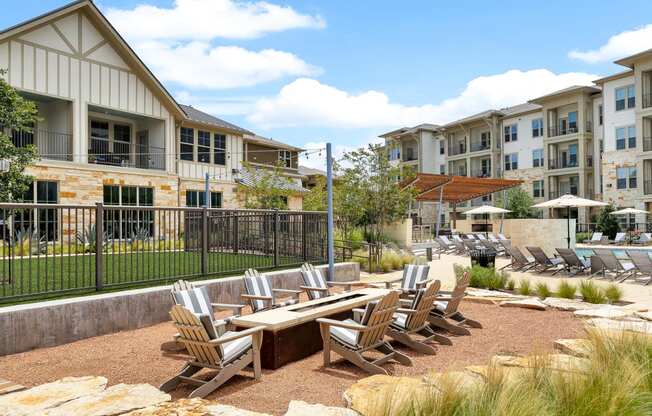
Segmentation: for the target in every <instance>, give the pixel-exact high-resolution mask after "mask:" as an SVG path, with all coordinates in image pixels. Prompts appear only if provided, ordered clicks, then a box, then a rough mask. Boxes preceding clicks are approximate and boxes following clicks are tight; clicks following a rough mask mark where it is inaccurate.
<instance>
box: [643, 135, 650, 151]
mask: <svg viewBox="0 0 652 416" xmlns="http://www.w3.org/2000/svg"><path fill="white" fill-rule="evenodd" d="M643 151H644V152H650V151H652V137H649V136H648V137H643Z"/></svg>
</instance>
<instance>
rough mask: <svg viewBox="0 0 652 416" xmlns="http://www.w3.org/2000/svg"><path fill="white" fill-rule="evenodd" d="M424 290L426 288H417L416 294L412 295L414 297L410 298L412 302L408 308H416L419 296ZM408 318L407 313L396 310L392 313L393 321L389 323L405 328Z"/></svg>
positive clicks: (419, 299)
mask: <svg viewBox="0 0 652 416" xmlns="http://www.w3.org/2000/svg"><path fill="white" fill-rule="evenodd" d="M425 291H426V289H419V290H417V292H416V294H415V295H414V298H413V299H412V304H411V305H410V309H412V310H416V309H417V306H418V305H419V302H420V301H421V298H422V297H423V294H424V293H425ZM409 319H410V315H409V314H407V313H402V312H398V313H395V314H394V322H392V324H391V325H392V326H395V327H400V328H403V329H407V323H408V320H409Z"/></svg>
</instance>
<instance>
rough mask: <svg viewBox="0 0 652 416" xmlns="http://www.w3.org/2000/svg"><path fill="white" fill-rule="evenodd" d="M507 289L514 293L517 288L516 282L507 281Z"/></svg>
mask: <svg viewBox="0 0 652 416" xmlns="http://www.w3.org/2000/svg"><path fill="white" fill-rule="evenodd" d="M505 287H506V288H507V290H510V291H512V292H513V291H514V289H515V288H516V282H515V281H514V280H512V279H509V280H508V281H507V284H506V285H505Z"/></svg>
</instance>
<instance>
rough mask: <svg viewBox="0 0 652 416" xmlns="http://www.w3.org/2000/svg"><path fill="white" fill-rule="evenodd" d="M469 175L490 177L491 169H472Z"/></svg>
mask: <svg viewBox="0 0 652 416" xmlns="http://www.w3.org/2000/svg"><path fill="white" fill-rule="evenodd" d="M471 176H474V177H476V178H491V169H473V170H472V171H471Z"/></svg>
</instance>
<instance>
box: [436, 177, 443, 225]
mask: <svg viewBox="0 0 652 416" xmlns="http://www.w3.org/2000/svg"><path fill="white" fill-rule="evenodd" d="M443 199H444V186H443V185H442V186H441V187H440V188H439V206H438V207H437V223H436V224H437V225H436V230H435V237H439V228H440V224H441V211H442V208H441V205H442V202H443Z"/></svg>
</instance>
